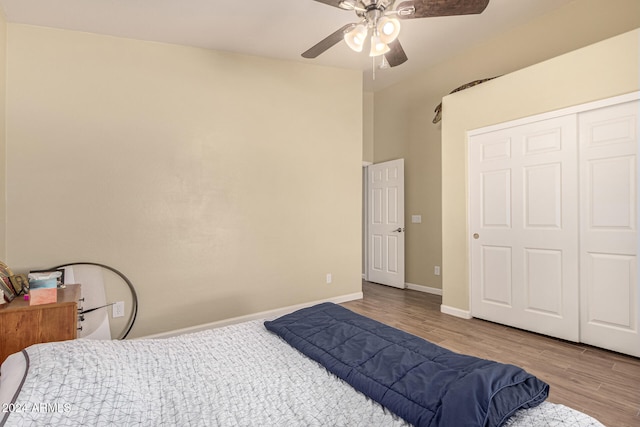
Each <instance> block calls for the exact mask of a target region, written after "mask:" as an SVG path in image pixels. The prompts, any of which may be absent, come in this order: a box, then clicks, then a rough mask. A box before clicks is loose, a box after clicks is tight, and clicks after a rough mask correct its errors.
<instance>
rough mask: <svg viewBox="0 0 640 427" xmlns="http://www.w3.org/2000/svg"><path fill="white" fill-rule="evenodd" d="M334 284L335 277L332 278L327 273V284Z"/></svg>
mask: <svg viewBox="0 0 640 427" xmlns="http://www.w3.org/2000/svg"><path fill="white" fill-rule="evenodd" d="M331 282H333V277H331V273H327V284H329V283H331Z"/></svg>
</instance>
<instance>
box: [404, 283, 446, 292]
mask: <svg viewBox="0 0 640 427" xmlns="http://www.w3.org/2000/svg"><path fill="white" fill-rule="evenodd" d="M404 285H405V286H406V288H407V289H411V290H412V291H418V292H426V293H428V294H433V295H442V289H438V288H432V287H430V286H425V285H416V284H415V283H405V284H404Z"/></svg>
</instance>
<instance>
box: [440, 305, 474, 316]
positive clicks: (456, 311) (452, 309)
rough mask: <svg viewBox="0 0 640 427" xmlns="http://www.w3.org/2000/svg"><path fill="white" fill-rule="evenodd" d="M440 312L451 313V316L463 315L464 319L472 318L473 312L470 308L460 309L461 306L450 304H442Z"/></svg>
mask: <svg viewBox="0 0 640 427" xmlns="http://www.w3.org/2000/svg"><path fill="white" fill-rule="evenodd" d="M440 312H442V313H444V314H449V315H451V316H456V317H461V318H463V319H471V318H472V317H473V316H471V312H470V311H469V310H460V309H459V308H455V307H449V306H448V305H444V304H441V305H440Z"/></svg>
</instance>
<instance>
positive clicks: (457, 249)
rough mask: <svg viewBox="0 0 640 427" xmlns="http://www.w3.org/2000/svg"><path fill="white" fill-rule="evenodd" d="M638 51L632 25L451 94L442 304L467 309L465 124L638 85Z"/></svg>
mask: <svg viewBox="0 0 640 427" xmlns="http://www.w3.org/2000/svg"><path fill="white" fill-rule="evenodd" d="M639 52H640V30H634V31H631V32H629V33H625V34H622V35H620V36H616V37H614V38H611V39H608V40H605V41H602V42H600V43H596V44H594V45H592V46H588V47H585V48H582V49H579V50H577V51H574V52H570V53H568V54H565V55H562V56H559V57H557V58H554V59H551V60H549V61H545V62H542V63H540V64H537V65H534V66H531V67H528V68H525V69H523V70H520V71H517V72H514V73H511V74H509V75H506V76H504V77H501V78H500V79H496V80H493V81H491V82H488V83H486V84H484V85H482V86H477V87H475V88H473V89H469V90H468V91H464V92H459V93H456V94H454V95H451V96H448V97H446V98H445V101H444V104H445V108H446V110H447V117H446V119H445V121H444V123H443V129H442V146H443V150H442V169H443V170H442V173H443V178H442V190H443V198H442V199H443V203H442V211H443V218H444V220H443V232H442V234H443V236H444V237H443V240H444V241H443V259H444V267H445V269H446V272H447V273H446V274H445V276H444V279H445V280H444V286H443V291H444V294H443V304H444V305H446V306H448V307H453V308H457V309H460V310H468V309H469V270H468V253H469V249H468V241H469V233H470V231H469V230H468V229H467V208H468V205H467V201H468V182H467V175H466V172H467V166H466V165H467V150H468V148H467V140H466V132H467V131H469V130H472V129H477V128H480V127H484V126H488V125H491V124H496V123H501V122H505V121H509V120H514V119H517V118H522V117H527V116H531V115H534V114H539V113H543V112H547V111H553V110H557V109H560V108H563V107H569V106H573V105H579V104H583V103H586V102H590V101H595V100H599V99H604V98H609V97H612V96H616V95H622V94H625V93H629V92H634V91H637V90H640V67H639V66H638V64H639V61H640V55H639Z"/></svg>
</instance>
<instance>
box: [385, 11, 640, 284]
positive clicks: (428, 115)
mask: <svg viewBox="0 0 640 427" xmlns="http://www.w3.org/2000/svg"><path fill="white" fill-rule="evenodd" d="M614 3H615V7H613V6H612V2H606V1H602V0H576V1H574V2H572V3H569V4H568V5H566V6H564V7H562V8H560V9H558V10H556V11H554V12H553V13H551V14H548V15H545V16H541V17H539V18H537V19H535V20H533V21H531V22H529V23H527V24H525V25H521V26H518V27H515V28H513V29H511V30H510V31H508V32H506V33H504V34H501V35H500V36H498V37H495V38H493V39H491V40H488V41H487V42H485V43H483V44H479V45H477V46H474V47H473V48H471V49H469V50H468V51H466V52H463V53H461V54H460V55H457V56H455V57H452V58H450V59H449V60H447V61H445V62H443V63H440V64H438V65H436V66H434V67H432V68H430V69H429V70H427V71H425V72H423V73H421V74H419V75H417V76H415V77H414V78H411V79H408V80H406V81H403V82H401V83H399V84H397V85H394V86H392V87H390V88H388V89H385V90H383V91H380V92H376V93H375V106H374V117H375V125H374V136H375V140H374V141H375V142H374V161H375V162H376V163H377V162H382V161H386V160H391V159H395V158H400V157H404V158H405V174H406V188H405V194H406V198H405V205H406V209H405V213H406V219H405V223H406V230H407V233H406V281H407V282H409V283H414V284H419V285H425V286H429V287H434V288H440V287H442V281H441V279H442V278H446V280H449V278H451V277H455V278H456V279H455V280H457V278H458V277H459V276H460V274H461V273H462V272H460V271H458V270H455V271H451V270H450V268H451V267H449V266H443V269H442V273H443V276H441V277H438V276H434V274H433V267H434V266H436V265H442V263H443V259H442V250H443V245H447V244H448V243H447V242H446V241H444V242H443V241H442V233H443V230H442V226H443V220H444V218H443V213H442V204H441V200H442V199H443V198H444V197H449V195H447V194H443V193H442V191H443V187H442V185H443V182H442V179H441V176H442V172H443V171H442V169H441V157H442V156H443V155H444V153H442V148H443V144H441V136H442V134H441V130H442V129H441V125H440V124H439V125H434V124H432V123H431V120H432V119H433V116H434V112H433V110H434V108H435V107H436V105H438V103H440V101H441V99H442V97H443V96H445V95H446V94H448V93H449V92H450V91H451V90H452V89H454V88H456V87H458V86H461V85H462V84H464V83H467V82H470V81H473V80H477V79H481V78H486V77H491V76H496V75H502V74H506V73H510V72H513V71H516V70H519V69H522V68H524V67H527V66H530V65H533V64H536V63H539V62H541V61H544V60H547V59H549V58H552V57H555V56H557V55H560V54H563V53H566V52H569V51H572V50H574V49H578V48H581V47H584V46H587V45H589V44H592V43H595V42H597V41H600V40H603V39H606V38H608V37H611V36H614V35H616V34H621V33H624V32H626V31H629V30H631V29H634V28H637V27H639V26H640V2H639V1H637V0H616V1H615V2H614ZM407 54H408V56H409V60H411V56H412V55H417V54H419V53H411V52H407ZM424 54H426V53H424ZM389 72H393V70H391V71H389ZM582 72H583V73H584V71H582ZM537 78H538V77H537V76H536V79H537ZM533 83H535V80H534V82H533ZM525 84H529V82H525ZM555 84H556V82H555V81H554V80H553V78H552V79H551V80H550V81H549V82H548V87H546V92H551V93H553V91H554V87H555V86H554V85H555ZM485 108H487V109H489V104H487V106H486V107H485ZM446 116H447V111H446V107H445V111H444V117H445V120H446ZM449 179H458V180H464V177H463V176H459V177H452V176H449ZM446 191H448V190H446ZM415 214H420V215H422V224H411V222H410V218H411V215H415ZM449 214H450V212H447V213H446V214H445V215H449ZM450 231H451V230H448V231H445V232H444V233H445V235H446V234H447V233H448V232H450ZM452 275H453V276H452Z"/></svg>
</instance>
